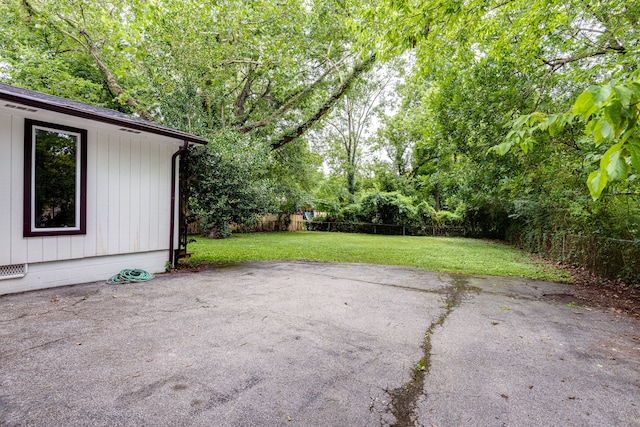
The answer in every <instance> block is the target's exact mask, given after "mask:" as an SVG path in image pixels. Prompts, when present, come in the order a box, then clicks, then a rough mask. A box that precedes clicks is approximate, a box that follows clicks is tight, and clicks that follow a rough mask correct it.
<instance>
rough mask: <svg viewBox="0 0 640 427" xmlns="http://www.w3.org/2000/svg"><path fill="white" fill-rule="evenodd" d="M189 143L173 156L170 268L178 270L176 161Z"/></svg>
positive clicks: (183, 145)
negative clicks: (175, 239) (174, 247)
mask: <svg viewBox="0 0 640 427" xmlns="http://www.w3.org/2000/svg"><path fill="white" fill-rule="evenodd" d="M188 148H189V141H188V140H186V139H185V141H184V143H183V144H182V147H180V149H179V150H178V151H176V152H175V153H173V156H171V219H170V221H169V268H170V269H171V270H174V269H175V268H176V251H175V250H174V249H173V245H174V235H175V231H174V230H175V224H176V159H177V158H178V156H181V155H182V154H184V153H186V152H187V149H188Z"/></svg>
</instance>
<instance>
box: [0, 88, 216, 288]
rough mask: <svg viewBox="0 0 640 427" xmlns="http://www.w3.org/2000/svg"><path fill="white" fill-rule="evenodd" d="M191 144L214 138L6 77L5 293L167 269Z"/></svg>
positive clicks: (1, 264)
mask: <svg viewBox="0 0 640 427" xmlns="http://www.w3.org/2000/svg"><path fill="white" fill-rule="evenodd" d="M189 144H206V141H205V140H204V139H202V138H200V137H198V136H195V135H190V134H187V133H184V132H180V131H177V130H174V129H170V128H167V127H164V126H159V125H157V124H155V123H151V122H148V121H144V120H140V119H138V118H135V117H132V116H129V115H126V114H123V113H120V112H117V111H113V110H109V109H106V108H99V107H94V106H91V105H87V104H83V103H80V102H75V101H70V100H67V99H64V98H59V97H55V96H51V95H46V94H42V93H39V92H34V91H30V90H25V89H20V88H16V87H12V86H7V85H2V84H0V295H2V294H6V293H13V292H21V291H27V290H32V289H40V288H48V287H54V286H63V285H69V284H74V283H83V282H90V281H97V280H106V279H107V278H109V277H110V276H112V275H114V274H116V273H118V272H119V271H120V270H122V269H124V268H141V269H144V270H147V271H149V272H161V271H164V270H165V268H166V266H167V263H173V262H174V261H175V254H176V250H175V249H176V246H177V242H178V240H179V239H178V237H179V235H178V234H179V232H178V224H177V223H178V221H177V216H178V206H177V203H178V202H177V200H179V198H178V197H177V196H176V192H177V191H178V179H179V178H178V175H179V174H178V173H177V172H176V170H177V163H178V161H179V155H180V154H182V153H183V152H184V150H185V149H186V147H187V145H189Z"/></svg>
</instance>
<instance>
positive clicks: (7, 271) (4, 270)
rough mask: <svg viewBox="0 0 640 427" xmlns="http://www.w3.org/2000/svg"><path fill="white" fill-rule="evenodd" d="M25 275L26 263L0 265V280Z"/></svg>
mask: <svg viewBox="0 0 640 427" xmlns="http://www.w3.org/2000/svg"><path fill="white" fill-rule="evenodd" d="M26 275H27V264H13V265H0V280H4V279H15V278H18V277H24V276H26Z"/></svg>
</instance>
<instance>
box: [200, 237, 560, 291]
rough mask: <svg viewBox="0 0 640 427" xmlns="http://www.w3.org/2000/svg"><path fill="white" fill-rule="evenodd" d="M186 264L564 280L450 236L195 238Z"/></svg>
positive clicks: (506, 252)
mask: <svg viewBox="0 0 640 427" xmlns="http://www.w3.org/2000/svg"><path fill="white" fill-rule="evenodd" d="M189 251H190V252H193V255H192V256H191V258H189V260H188V261H187V262H188V263H189V264H190V265H192V266H195V265H201V264H230V263H238V262H247V261H265V260H312V261H324V262H351V263H365V264H384V265H399V266H406V267H416V268H421V269H425V270H432V271H442V272H447V273H464V274H481V275H492V276H511V277H528V278H532V279H543V280H552V281H568V280H569V276H568V274H567V273H565V272H563V271H562V270H559V269H556V268H554V267H552V266H549V265H545V264H543V263H540V262H537V261H534V260H532V259H531V257H530V256H529V255H528V254H527V253H525V252H523V251H520V250H517V249H514V248H512V247H511V246H507V245H504V244H500V243H494V242H489V241H485V240H477V239H463V238H452V237H413V236H381V235H370V234H348V233H323V232H312V231H308V232H295V233H256V234H235V235H234V236H233V237H232V238H230V239H224V240H214V239H205V238H197V239H196V242H194V243H190V244H189Z"/></svg>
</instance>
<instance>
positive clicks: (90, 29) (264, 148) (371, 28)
mask: <svg viewBox="0 0 640 427" xmlns="http://www.w3.org/2000/svg"><path fill="white" fill-rule="evenodd" d="M639 21H640V2H639V1H638V0H632V1H626V2H622V3H621V2H618V1H614V0H602V1H599V2H584V1H582V0H563V1H558V0H530V1H524V0H511V1H501V0H469V1H465V2H459V1H453V0H443V1H435V2H424V1H416V0H356V1H350V2H342V1H339V0H311V1H309V0H283V1H278V2H275V1H273V0H255V1H233V0H226V1H219V2H205V3H203V2H199V1H195V0H187V1H182V2H174V1H170V0H152V1H147V0H145V1H141V0H100V1H93V2H89V1H84V0H71V1H69V0H65V1H63V0H46V1H45V0H6V1H4V2H2V3H0V25H1V26H2V29H3V31H2V32H0V80H2V81H3V82H6V83H9V84H13V85H18V86H23V87H27V88H31V89H35V90H41V91H45V92H49V93H53V94H56V95H61V96H66V97H69V98H72V99H76V100H80V101H84V102H88V103H92V104H96V105H102V106H107V107H110V108H115V109H118V110H121V111H125V112H129V113H133V114H137V115H139V116H140V117H143V118H146V119H149V120H154V121H158V122H160V123H163V124H166V125H169V126H172V127H175V128H178V129H181V130H185V131H189V132H193V133H196V134H199V135H202V136H205V137H207V138H209V139H210V140H211V141H212V144H211V145H210V146H209V147H207V148H203V149H199V150H197V151H196V152H192V153H191V158H192V162H193V164H194V166H195V167H194V168H193V169H192V173H190V174H189V175H190V178H191V179H190V181H189V182H190V183H191V184H192V185H191V186H192V189H193V194H192V198H191V207H192V211H193V212H192V214H198V216H199V217H200V218H201V220H202V221H203V224H204V229H205V231H207V232H211V231H213V234H217V235H220V236H224V235H226V234H227V225H228V224H229V222H233V221H235V222H245V221H250V220H251V219H253V218H255V217H256V216H257V215H260V214H262V213H264V212H266V211H271V212H272V213H282V214H284V215H286V214H288V213H290V212H293V211H295V210H296V209H301V208H314V209H316V210H318V211H321V212H324V213H325V214H327V215H328V216H331V217H333V218H337V219H343V220H350V221H364V222H371V223H409V224H414V225H416V224H417V225H419V226H423V227H424V226H426V224H445V223H449V224H454V225H456V226H464V227H465V229H466V232H467V234H468V235H473V236H480V237H491V238H511V239H513V240H514V241H518V242H522V243H523V244H526V245H528V247H529V248H530V249H533V250H536V249H539V248H540V246H541V245H542V242H544V241H545V239H544V238H543V237H544V236H545V235H552V234H553V235H566V234H571V235H582V236H606V237H610V238H616V239H622V240H630V241H637V240H638V239H640V206H639V203H638V199H639V197H640V185H639V182H640V180H639V179H638V174H639V173H640V133H639V132H638V129H639V128H638V125H639V123H638V119H639V115H640V110H639V108H638V106H639V105H640V74H639V73H640V71H639V70H638V67H637V64H638V63H639V60H640V50H639V46H638V38H639V36H640V35H639V33H638V31H640V30H638V28H640V26H639V25H638V24H639V23H640V22H639ZM392 69H393V70H396V73H395V74H394V76H395V77H393V78H389V73H388V71H389V70H392ZM310 130H311V131H313V132H311V133H310V132H309V131H310ZM308 140H312V142H313V144H309V143H308V142H307V141H308ZM193 171H195V172H193Z"/></svg>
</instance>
